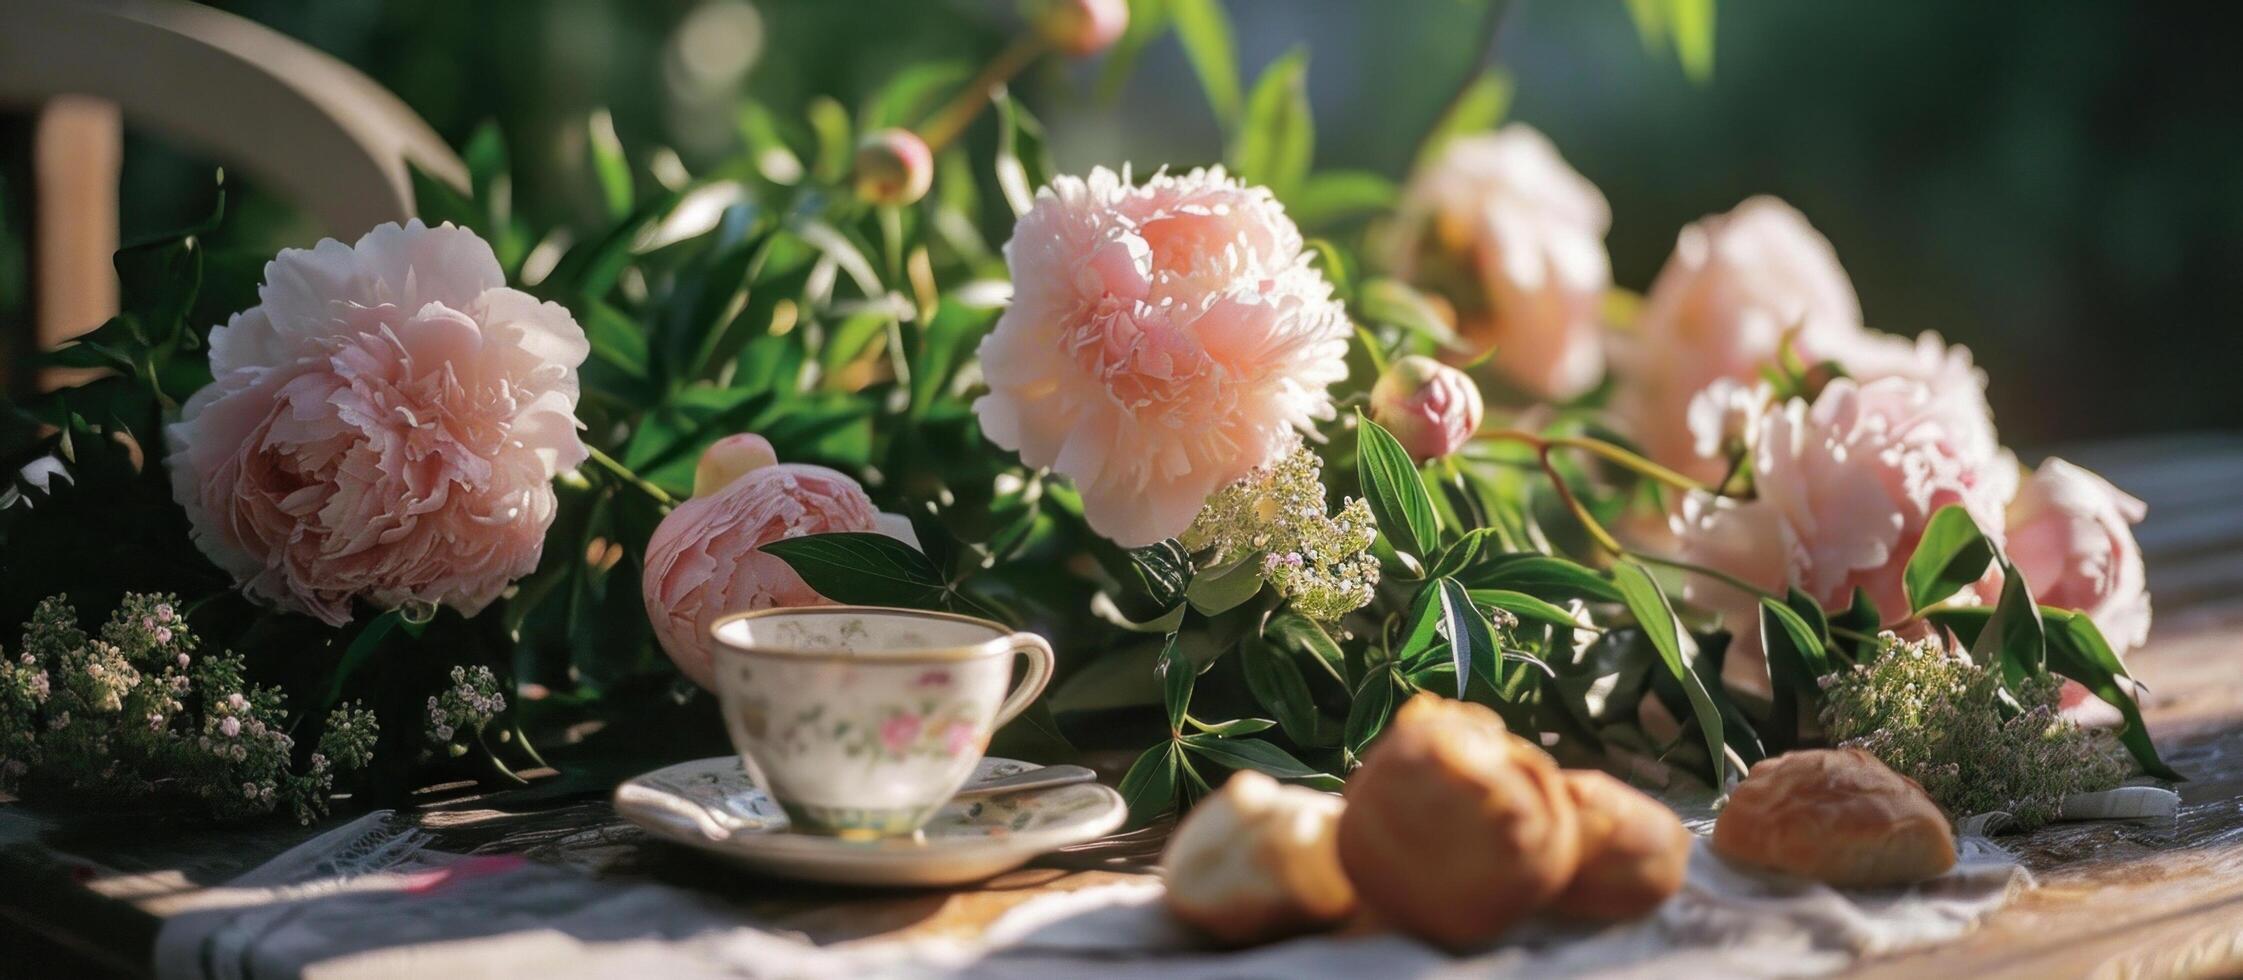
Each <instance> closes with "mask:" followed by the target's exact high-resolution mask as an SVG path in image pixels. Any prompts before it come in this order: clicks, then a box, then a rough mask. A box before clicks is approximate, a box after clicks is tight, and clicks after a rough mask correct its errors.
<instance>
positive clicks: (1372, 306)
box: [1355, 277, 1458, 347]
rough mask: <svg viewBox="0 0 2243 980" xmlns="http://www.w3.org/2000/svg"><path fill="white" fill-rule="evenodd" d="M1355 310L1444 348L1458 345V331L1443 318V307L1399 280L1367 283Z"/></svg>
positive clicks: (1368, 281) (1382, 278)
mask: <svg viewBox="0 0 2243 980" xmlns="http://www.w3.org/2000/svg"><path fill="white" fill-rule="evenodd" d="M1355 309H1356V312H1357V313H1360V314H1361V315H1362V317H1363V318H1364V319H1366V320H1369V321H1371V322H1373V323H1386V324H1392V325H1393V326H1397V327H1401V328H1402V329H1404V330H1408V331H1411V332H1413V333H1417V334H1420V335H1422V336H1424V337H1426V338H1427V339H1430V340H1432V341H1433V342H1434V343H1436V344H1440V345H1441V346H1443V347H1456V346H1458V342H1457V337H1456V330H1455V328H1453V327H1451V326H1450V325H1449V321H1448V320H1447V319H1445V318H1443V317H1442V316H1441V312H1440V308H1439V307H1438V306H1436V305H1434V303H1433V301H1432V300H1430V299H1427V298H1426V296H1425V294H1424V293H1421V292H1419V291H1418V290H1417V288H1416V287H1414V286H1411V285H1410V284H1408V283H1405V282H1403V281H1401V280H1399V279H1390V278H1384V277H1381V278H1378V279H1368V280H1365V281H1364V282H1363V288H1362V289H1361V290H1359V291H1358V292H1357V293H1356V297H1355Z"/></svg>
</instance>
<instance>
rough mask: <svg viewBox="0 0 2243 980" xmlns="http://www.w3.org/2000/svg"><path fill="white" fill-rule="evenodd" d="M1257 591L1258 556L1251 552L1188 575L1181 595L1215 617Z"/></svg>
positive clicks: (1259, 574)
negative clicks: (1189, 583)
mask: <svg viewBox="0 0 2243 980" xmlns="http://www.w3.org/2000/svg"><path fill="white" fill-rule="evenodd" d="M1261 591H1262V555H1261V553H1260V552H1255V553H1254V554H1251V555H1247V556H1246V557H1244V558H1240V559H1238V560H1237V561H1234V562H1231V563H1229V564H1226V565H1218V566H1216V567H1214V568H1208V569H1202V570H1201V571H1200V572H1199V574H1197V575H1194V576H1192V584H1191V585H1190V587H1188V588H1186V589H1185V590H1184V597H1185V598H1186V599H1188V600H1190V601H1191V604H1192V608H1193V609H1197V610H1199V612H1200V614H1201V615H1205V616H1217V615H1221V614H1223V613H1226V612H1229V611H1231V610H1233V609H1236V608H1238V607H1239V605H1240V604H1242V603H1244V602H1245V601H1246V600H1248V599H1252V598H1254V597H1255V596H1257V595H1260V594H1261Z"/></svg>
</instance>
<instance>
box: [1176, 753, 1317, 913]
mask: <svg viewBox="0 0 2243 980" xmlns="http://www.w3.org/2000/svg"><path fill="white" fill-rule="evenodd" d="M1344 806H1345V804H1344V803H1343V802H1341V800H1340V798H1339V797H1337V796H1334V795H1332V794H1330V793H1319V792H1317V791H1316V790H1312V789H1308V788H1305V787H1301V786H1284V785H1280V784H1279V783H1278V782H1277V780H1274V779H1271V778H1269V777H1268V776H1265V775H1262V774H1261V773H1258V772H1253V771H1251V770H1242V771H1240V772H1239V773H1237V774H1236V775H1233V776H1232V777H1231V780H1230V782H1228V783H1224V784H1223V788H1222V789H1221V790H1218V791H1217V792H1216V793H1215V794H1214V795H1213V796H1209V797H1208V798H1207V799H1205V800H1202V801H1200V804H1199V806H1197V807H1194V808H1193V809H1192V812H1191V814H1190V815H1189V816H1186V817H1185V818H1184V822H1183V823H1182V824H1181V825H1179V826H1178V827H1177V828H1176V832H1175V834H1174V835H1173V836H1171V837H1170V838H1169V839H1168V850H1167V851H1166V852H1165V853H1164V854H1162V856H1161V875H1162V877H1163V878H1165V879H1166V881H1167V883H1168V908H1169V911H1171V912H1173V913H1175V915H1176V917H1177V918H1179V919H1182V920H1184V921H1185V922H1187V923H1190V924H1191V925H1193V926H1196V927H1198V928H1199V929H1200V930H1201V931H1203V932H1206V933H1207V934H1208V935H1210V936H1213V937H1214V938H1215V939H1216V940H1218V941H1220V942H1223V943H1226V944H1229V945H1233V946H1244V945H1249V944H1252V943H1259V942H1266V941H1268V940H1271V939H1278V938H1281V937H1284V936H1290V935H1294V934H1297V933H1302V932H1307V931H1310V930H1312V929H1318V928H1322V927H1325V926H1329V925H1333V924H1335V923H1338V922H1340V921H1341V920H1343V919H1346V918H1347V917H1348V916H1350V915H1352V914H1354V912H1355V889H1354V888H1353V887H1351V886H1349V884H1348V881H1347V875H1346V874H1344V873H1342V872H1341V871H1340V859H1339V851H1338V847H1337V845H1336V844H1335V843H1334V841H1333V830H1334V828H1335V827H1336V825H1337V824H1338V823H1339V818H1340V810H1341V809H1342V808H1343V807H1344Z"/></svg>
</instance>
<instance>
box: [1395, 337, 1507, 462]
mask: <svg viewBox="0 0 2243 980" xmlns="http://www.w3.org/2000/svg"><path fill="white" fill-rule="evenodd" d="M1485 410H1486V406H1485V405H1484V404H1483V403H1482V402H1481V401H1480V388H1479V386H1478V385H1475V384H1473V383H1472V379H1471V378H1469V377H1466V376H1465V374H1464V372H1462V371H1459V370H1457V369H1455V368H1453V367H1450V366H1448V365H1446V364H1443V363H1441V362H1439V361H1436V360H1434V359H1432V358H1430V357H1423V356H1420V355H1416V354H1412V355H1410V356H1408V357H1405V358H1402V359H1401V360H1398V361H1395V362H1394V363H1393V364H1392V365H1391V366H1389V367H1388V368H1387V369H1386V373H1385V374H1384V375H1381V376H1380V377H1379V380H1378V384H1377V385H1375V386H1373V387H1372V388H1371V418H1372V419H1374V420H1376V421H1377V422H1378V424H1380V425H1383V426H1385V427H1386V430H1387V431H1388V432H1392V433H1394V438H1395V439H1396V440H1399V441H1400V442H1401V443H1402V448H1403V449H1406V450H1409V453H1410V455H1411V456H1414V457H1416V458H1417V459H1419V460H1420V461H1423V460H1428V459H1438V458H1440V457H1442V456H1446V455H1448V454H1450V453H1453V452H1455V451H1457V450H1458V449H1461V448H1463V446H1464V444H1465V442H1466V441H1468V440H1470V439H1471V438H1472V433H1474V432H1476V431H1478V430H1479V428H1480V415H1481V413H1482V412H1484V411H1485Z"/></svg>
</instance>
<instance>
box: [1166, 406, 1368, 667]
mask: <svg viewBox="0 0 2243 980" xmlns="http://www.w3.org/2000/svg"><path fill="white" fill-rule="evenodd" d="M1323 465H1324V464H1323V461H1322V460H1320V459H1318V458H1317V456H1316V454H1315V453H1314V452H1311V451H1310V450H1309V449H1308V448H1307V447H1305V446H1303V447H1300V448H1297V449H1295V450H1293V452H1292V453H1290V454H1288V455H1286V456H1285V457H1284V458H1282V459H1279V460H1278V461H1277V462H1275V463H1273V464H1271V465H1269V466H1268V467H1265V468H1263V469H1259V470H1256V471H1254V472H1253V473H1250V474H1248V475H1247V476H1246V478H1244V479H1242V480H1239V481H1238V482H1236V483H1233V484H1231V485H1230V486H1228V487H1225V488H1223V489H1222V490H1220V491H1217V492H1216V494H1215V495H1214V496H1213V497H1211V498H1209V499H1208V501H1207V506H1206V507H1205V508H1204V509H1202V510H1201V511H1200V513H1199V516H1198V517H1197V518H1196V519H1194V520H1193V521H1192V526H1191V527H1190V528H1188V529H1186V530H1185V532H1184V536H1183V537H1182V539H1181V541H1182V543H1183V545H1184V547H1185V548H1186V549H1188V550H1190V551H1193V552H1195V553H1196V552H1207V553H1208V557H1207V558H1206V559H1205V562H1206V564H1207V565H1209V566H1213V565H1221V564H1225V563H1228V562H1233V561H1237V560H1239V559H1242V558H1245V557H1247V556H1250V555H1253V554H1256V553H1260V554H1261V555H1262V559H1261V562H1262V576H1263V578H1265V579H1266V580H1268V582H1269V583H1270V584H1271V585H1272V586H1274V587H1275V588H1276V589H1277V592H1278V594H1279V595H1282V596H1284V597H1285V598H1286V599H1288V600H1290V601H1291V602H1292V604H1293V609H1294V611H1296V612H1299V613H1300V614H1301V615H1303V616H1306V617H1308V618H1309V619H1313V620H1316V621H1318V622H1321V623H1327V624H1336V623H1338V622H1339V620H1340V618H1341V617H1343V616H1346V615H1347V614H1348V613H1351V612H1354V611H1355V610H1357V609H1361V608H1363V607H1364V606H1366V605H1369V604H1370V602H1371V598H1372V597H1373V596H1374V595H1375V594H1376V593H1377V590H1378V583H1379V564H1378V558H1377V557H1376V556H1374V555H1372V554H1371V553H1370V548H1371V542H1372V541H1373V540H1374V539H1375V538H1376V537H1377V534H1378V525H1377V524H1376V523H1375V522H1374V521H1373V520H1372V518H1371V508H1370V505H1369V504H1367V503H1365V502H1363V501H1362V500H1360V499H1350V500H1348V501H1346V502H1345V503H1343V504H1342V505H1341V506H1340V509H1339V513H1337V514H1327V513H1326V512H1325V510H1324V482H1323V479H1322V475H1321V474H1322V469H1323Z"/></svg>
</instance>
